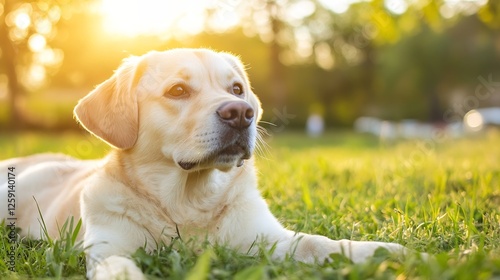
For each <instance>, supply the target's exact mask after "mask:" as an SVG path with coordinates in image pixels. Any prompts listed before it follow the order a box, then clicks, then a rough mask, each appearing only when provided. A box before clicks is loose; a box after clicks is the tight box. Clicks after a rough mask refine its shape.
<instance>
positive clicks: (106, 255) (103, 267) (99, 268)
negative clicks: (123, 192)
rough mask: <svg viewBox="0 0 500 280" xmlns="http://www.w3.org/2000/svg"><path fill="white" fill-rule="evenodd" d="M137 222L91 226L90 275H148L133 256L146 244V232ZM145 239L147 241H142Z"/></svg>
mask: <svg viewBox="0 0 500 280" xmlns="http://www.w3.org/2000/svg"><path fill="white" fill-rule="evenodd" d="M139 235H140V233H139V231H138V230H137V229H136V228H134V225H133V224H127V225H126V226H125V224H123V223H120V222H115V223H113V222H110V223H109V224H108V225H107V226H95V225H90V226H87V231H86V235H85V239H84V240H85V241H84V246H85V248H87V251H86V257H87V278H89V279H95V280H101V279H102V280H105V279H106V280H118V279H120V280H121V279H124V280H125V279H131V280H132V279H134V280H135V279H139V280H141V279H145V277H144V274H143V273H142V271H141V269H140V268H139V267H138V266H137V265H136V264H135V262H134V261H133V260H132V259H131V258H130V257H129V256H130V255H131V254H132V253H133V252H134V251H135V250H137V248H139V247H140V246H142V245H144V236H142V238H140V237H139ZM139 240H142V241H143V243H142V244H141V243H139Z"/></svg>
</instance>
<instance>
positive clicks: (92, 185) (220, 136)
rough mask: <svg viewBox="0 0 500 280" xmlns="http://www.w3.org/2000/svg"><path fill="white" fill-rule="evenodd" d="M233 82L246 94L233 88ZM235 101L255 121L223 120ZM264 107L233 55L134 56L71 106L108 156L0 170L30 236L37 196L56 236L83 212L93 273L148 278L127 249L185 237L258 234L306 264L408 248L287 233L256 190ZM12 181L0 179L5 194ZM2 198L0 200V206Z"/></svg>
mask: <svg viewBox="0 0 500 280" xmlns="http://www.w3.org/2000/svg"><path fill="white" fill-rule="evenodd" d="M235 85H241V86H242V91H243V93H242V94H241V93H240V92H236V93H235V92H233V87H234V86H235ZM179 86H181V87H180V88H179ZM172 93H173V94H172ZM178 93H182V94H181V95H180V96H176V95H177V94H178ZM228 102H233V103H235V102H236V103H238V102H239V103H238V104H240V105H241V106H249V108H251V110H250V111H251V113H252V114H250V113H248V116H247V117H248V118H249V119H250V120H251V124H250V125H249V126H248V127H246V128H237V129H236V128H231V127H230V126H228V125H227V123H225V122H224V121H222V120H221V117H220V116H219V115H218V114H219V113H217V112H218V110H219V109H220V108H221V106H222V105H223V104H227V103H228ZM241 102H243V103H241ZM242 104H243V105H242ZM261 113H262V110H261V108H260V103H259V101H258V99H257V97H256V96H255V95H254V93H253V92H252V89H251V87H250V84H249V82H248V79H247V76H246V73H245V70H244V68H243V66H242V64H241V62H240V61H239V59H238V58H236V57H234V56H232V55H229V54H225V53H217V52H213V51H209V50H203V49H199V50H196V49H195V50H193V49H178V50H170V51H165V52H150V53H148V54H146V55H144V56H141V57H133V58H130V59H128V60H126V61H125V62H124V63H123V64H122V66H120V68H119V69H118V70H117V71H116V72H115V74H114V75H113V76H112V77H111V78H110V79H108V80H107V81H105V82H104V83H102V84H101V85H99V86H98V87H97V88H96V89H95V90H94V91H92V92H91V93H90V94H89V95H87V96H86V97H85V98H83V99H82V100H81V101H80V102H79V103H78V105H77V106H76V108H75V116H76V118H77V119H78V120H79V121H80V123H81V124H82V125H83V126H84V127H85V128H86V129H87V130H88V131H89V132H91V133H92V134H94V135H95V136H97V137H99V138H100V139H102V140H103V141H105V142H107V143H108V144H110V145H111V146H113V147H114V148H113V150H112V151H111V153H110V154H109V155H108V156H107V157H106V158H104V159H102V160H97V161H80V160H76V159H73V158H69V157H65V156H61V155H38V156H31V157H26V158H18V159H12V160H9V161H4V162H0V168H2V169H1V170H4V169H6V168H7V167H8V166H15V167H16V172H17V194H18V197H17V203H18V204H17V209H18V210H17V217H18V225H19V226H21V227H22V228H23V231H22V233H23V234H24V235H28V236H30V237H32V238H40V236H41V235H40V233H41V229H40V225H39V222H38V212H37V209H36V205H35V202H34V200H33V197H35V198H36V199H37V201H38V204H39V207H40V210H41V211H42V214H43V215H44V219H45V221H46V223H47V227H48V230H49V233H50V234H51V235H52V236H57V232H58V231H57V228H58V225H59V226H60V225H61V224H62V223H63V222H64V221H65V219H66V218H67V216H68V215H74V216H76V217H77V218H79V217H80V213H81V217H82V219H83V225H84V232H83V240H84V246H85V247H86V248H88V249H87V252H86V253H87V262H88V266H87V270H88V272H87V276H88V277H89V278H92V279H114V278H115V279H116V278H118V277H120V276H123V275H127V276H128V277H129V278H130V279H142V278H143V277H144V276H143V274H142V272H141V271H140V269H139V268H138V267H137V266H136V265H135V264H134V262H133V261H132V260H131V259H129V258H128V256H129V255H130V254H131V253H133V252H134V251H135V250H136V249H138V248H139V247H142V246H144V245H145V246H146V248H145V249H146V250H149V251H151V250H154V249H155V248H156V244H158V242H160V241H163V242H166V243H168V242H170V241H171V239H172V237H176V236H178V234H180V235H181V236H182V238H183V239H185V240H187V239H189V238H191V237H193V238H198V240H204V239H205V238H208V240H209V241H211V242H214V243H218V244H225V245H227V246H230V247H232V248H235V249H237V250H240V251H241V252H248V250H249V248H251V246H252V244H253V243H254V242H255V241H263V242H265V243H266V244H267V245H268V246H273V245H275V246H276V247H275V250H274V251H273V252H274V253H273V254H274V257H275V258H277V259H280V258H283V257H285V256H286V255H287V254H290V255H293V257H294V258H295V259H297V260H299V261H303V262H315V261H320V262H321V261H324V260H325V259H327V258H328V257H329V255H330V254H332V253H343V254H345V255H346V256H347V257H349V258H350V259H352V260H353V261H354V262H361V261H364V260H366V258H368V257H370V256H371V255H373V253H374V251H375V250H376V249H377V248H379V247H384V248H387V249H388V250H389V251H391V252H396V253H401V254H403V253H405V251H406V249H405V248H404V247H403V246H401V245H398V244H393V243H382V242H355V241H348V240H340V241H335V240H331V239H328V238H326V237H323V236H318V235H309V234H305V233H296V232H292V231H289V230H287V229H285V228H283V226H282V225H281V224H280V223H279V222H278V220H277V219H276V218H275V217H274V216H273V215H272V214H271V212H270V211H269V208H268V206H267V204H266V202H265V201H264V199H263V198H262V197H261V195H260V193H259V191H258V189H257V177H256V174H255V173H256V171H255V167H254V160H253V157H250V156H251V154H252V152H253V150H254V148H255V145H256V143H255V142H256V137H257V122H258V121H259V119H260V116H261ZM226 146H230V149H229V150H224V149H225V148H226ZM228 151H229V152H228ZM6 181H7V180H6V178H0V187H1V195H2V197H6V194H7V183H6ZM5 203H6V199H1V201H0V207H1V209H6V207H7V206H6V205H5ZM0 213H1V214H0V215H5V214H4V213H5V211H3V210H2V211H0ZM0 218H2V219H3V218H5V216H0Z"/></svg>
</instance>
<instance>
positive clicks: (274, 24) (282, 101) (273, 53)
mask: <svg viewBox="0 0 500 280" xmlns="http://www.w3.org/2000/svg"><path fill="white" fill-rule="evenodd" d="M267 9H268V11H269V14H270V15H271V28H272V31H273V37H274V38H273V40H272V42H271V43H270V58H269V59H270V62H271V90H272V95H273V106H274V108H275V109H277V110H279V111H280V112H281V111H283V110H285V108H284V107H285V105H286V85H285V81H284V67H283V65H282V64H281V61H280V53H281V50H282V49H281V46H280V45H279V43H278V41H277V37H278V34H279V32H280V31H281V28H282V23H281V21H280V19H279V18H278V15H275V11H276V10H277V9H279V7H278V4H276V3H275V2H274V1H269V2H268V5H267Z"/></svg>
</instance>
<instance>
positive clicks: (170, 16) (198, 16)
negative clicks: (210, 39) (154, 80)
mask: <svg viewBox="0 0 500 280" xmlns="http://www.w3.org/2000/svg"><path fill="white" fill-rule="evenodd" d="M207 2H208V1H203V0H189V1H174V0H126V1H124V0H102V3H101V12H102V14H103V16H104V27H105V29H106V31H108V32H110V33H117V34H122V35H127V36H137V35H159V34H166V33H172V34H173V35H175V34H177V33H179V31H180V32H181V33H187V34H196V33H199V32H201V31H202V30H203V26H204V24H205V16H206V15H205V7H206V6H207Z"/></svg>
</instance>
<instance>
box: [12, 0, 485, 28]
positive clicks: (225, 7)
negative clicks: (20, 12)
mask: <svg viewBox="0 0 500 280" xmlns="http://www.w3.org/2000/svg"><path fill="white" fill-rule="evenodd" d="M101 1H102V3H101V8H100V10H101V13H102V14H103V16H104V25H105V26H104V28H105V29H106V30H107V31H108V32H110V33H116V34H122V35H127V36H135V35H138V34H151V35H152V34H154V35H158V34H160V35H162V34H170V36H171V35H172V34H174V35H179V34H181V35H182V34H187V35H192V34H197V33H199V32H201V31H202V30H203V29H204V26H205V24H207V22H206V20H207V9H209V8H210V9H212V10H214V11H216V17H215V18H212V19H211V21H210V22H209V23H208V24H210V26H211V27H215V28H219V29H221V30H222V31H223V30H226V29H228V28H230V27H232V26H235V25H237V24H238V23H239V16H238V12H237V8H238V7H241V5H242V4H244V3H245V4H247V3H250V2H243V0H182V1H181V0H101ZM362 1H371V0H319V2H320V3H321V4H322V5H323V6H325V7H327V8H329V9H330V10H332V11H333V12H335V13H338V14H342V13H344V12H346V11H347V10H348V9H349V7H350V6H351V5H352V4H353V3H357V2H362ZM419 1H420V0H384V5H385V7H386V8H387V10H389V11H390V12H391V13H393V14H396V15H399V14H403V13H404V12H406V10H407V9H408V5H409V4H408V3H410V5H411V4H414V3H418V2H419ZM486 2H487V0H445V1H444V5H442V7H441V9H440V12H441V14H442V15H443V16H444V17H452V16H453V15H454V14H456V13H457V12H463V13H466V12H468V11H472V12H475V10H474V8H479V7H480V6H482V5H484V4H485V3H486ZM292 3H293V2H292ZM292 3H290V5H288V6H289V7H288V8H289V11H292V12H293V10H294V9H292V6H295V7H298V9H295V11H296V12H298V14H297V13H295V15H296V16H299V17H300V15H299V14H301V11H302V14H303V13H305V11H306V10H308V9H306V8H308V7H309V6H311V5H306V4H311V2H309V1H308V0H304V1H302V2H300V1H299V2H294V4H293V5H292ZM298 4H300V5H298ZM288 15H290V14H289V13H288ZM292 17H293V15H292ZM20 21H22V19H20ZM21 24H22V23H21V22H20V25H21ZM174 29H175V30H174Z"/></svg>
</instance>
